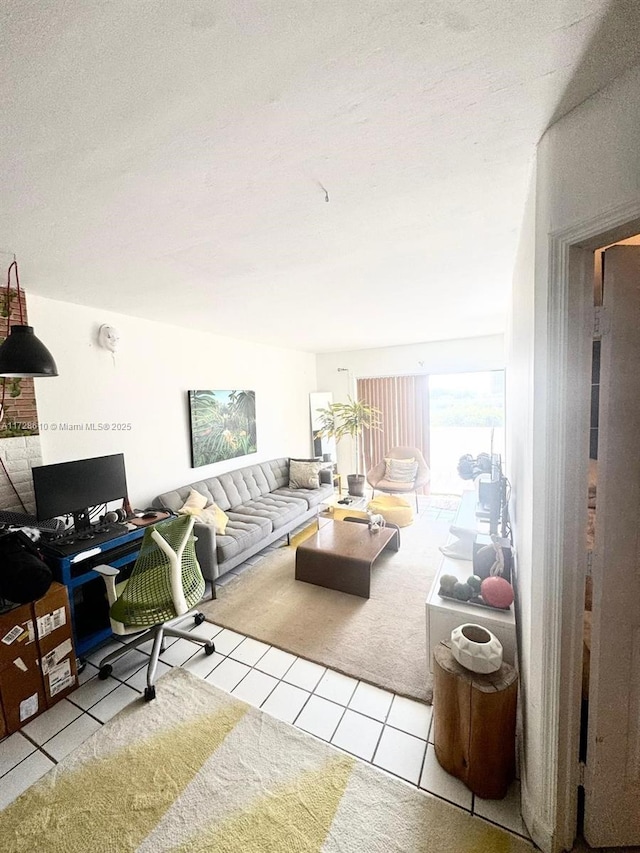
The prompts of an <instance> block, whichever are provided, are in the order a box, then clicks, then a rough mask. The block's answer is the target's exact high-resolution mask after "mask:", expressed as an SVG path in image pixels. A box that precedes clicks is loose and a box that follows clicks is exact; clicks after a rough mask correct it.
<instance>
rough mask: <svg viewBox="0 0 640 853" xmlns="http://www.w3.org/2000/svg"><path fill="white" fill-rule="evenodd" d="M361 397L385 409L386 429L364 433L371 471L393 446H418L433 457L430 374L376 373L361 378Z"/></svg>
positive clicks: (382, 409)
mask: <svg viewBox="0 0 640 853" xmlns="http://www.w3.org/2000/svg"><path fill="white" fill-rule="evenodd" d="M357 393H358V399H359V400H363V401H364V402H366V403H369V405H370V406H375V407H376V408H377V409H380V411H381V412H382V414H381V420H382V429H380V430H365V431H364V432H363V434H362V441H363V445H364V459H365V467H366V469H367V471H368V470H369V469H370V468H373V466H374V465H376V464H377V463H378V462H380V461H381V460H382V459H383V458H384V454H385V451H387V450H389V449H390V448H391V447H398V446H406V447H417V448H418V450H420V451H421V452H422V455H423V456H424V458H425V460H426V461H427V464H430V459H429V377H428V376H424V375H423V376H376V377H374V378H372V379H358V385H357Z"/></svg>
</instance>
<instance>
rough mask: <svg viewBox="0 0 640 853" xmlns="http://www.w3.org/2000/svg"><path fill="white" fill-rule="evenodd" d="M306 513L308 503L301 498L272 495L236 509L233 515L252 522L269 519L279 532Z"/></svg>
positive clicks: (248, 502)
mask: <svg viewBox="0 0 640 853" xmlns="http://www.w3.org/2000/svg"><path fill="white" fill-rule="evenodd" d="M306 511H307V502H306V501H304V500H301V499H300V498H299V497H293V496H288V495H278V494H274V493H272V494H269V495H263V496H262V497H260V498H257V499H256V500H254V501H247V503H245V504H242V505H241V506H237V507H234V508H233V512H232V513H231V515H234V516H235V515H236V514H237V515H240V516H242V517H243V518H246V519H251V520H252V521H253V520H254V519H269V521H270V522H271V524H272V526H273V529H274V530H278V529H279V528H280V527H283V526H284V525H286V524H288V523H289V522H290V521H293V520H294V519H295V518H296V517H297V516H299V515H303V514H304V513H305V512H306Z"/></svg>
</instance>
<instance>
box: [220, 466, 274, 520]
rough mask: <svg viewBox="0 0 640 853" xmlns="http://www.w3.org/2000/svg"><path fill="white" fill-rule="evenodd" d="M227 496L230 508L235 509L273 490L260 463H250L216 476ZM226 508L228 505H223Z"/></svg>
mask: <svg viewBox="0 0 640 853" xmlns="http://www.w3.org/2000/svg"><path fill="white" fill-rule="evenodd" d="M216 479H217V480H218V482H219V483H220V485H221V486H222V488H223V489H224V492H225V494H226V496H227V500H228V502H229V508H230V509H235V508H236V507H237V506H240V505H241V504H245V503H247V501H251V500H255V498H259V497H260V496H261V495H266V494H268V493H269V492H270V491H271V490H270V488H269V483H268V482H267V478H266V477H265V474H264V471H263V470H262V468H261V467H260V465H249V466H248V467H247V468H238V470H237V471H227V472H226V473H225V474H219V475H218V477H217V478H216ZM222 508H223V509H226V507H222Z"/></svg>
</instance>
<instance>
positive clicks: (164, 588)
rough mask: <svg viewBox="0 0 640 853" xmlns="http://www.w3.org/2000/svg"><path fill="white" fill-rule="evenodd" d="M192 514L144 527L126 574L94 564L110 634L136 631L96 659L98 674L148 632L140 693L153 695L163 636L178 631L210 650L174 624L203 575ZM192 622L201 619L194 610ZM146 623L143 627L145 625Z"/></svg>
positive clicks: (197, 594) (199, 592)
mask: <svg viewBox="0 0 640 853" xmlns="http://www.w3.org/2000/svg"><path fill="white" fill-rule="evenodd" d="M193 524H194V518H193V516H180V517H179V518H174V519H171V520H169V521H165V522H163V523H161V524H157V525H155V526H154V527H153V528H151V527H149V528H147V530H145V532H144V536H143V538H142V546H141V548H140V553H139V554H138V556H137V558H136V561H135V564H134V566H133V569H132V571H131V575H130V577H129V578H128V580H125V581H123V582H122V583H119V584H116V581H115V578H116V576H117V575H118V574H119V571H120V570H119V569H114V568H113V567H112V566H97V568H96V572H98V573H99V574H100V575H102V577H103V579H104V582H105V584H106V586H107V598H108V600H109V605H110V610H109V617H110V621H111V628H112V630H113V633H114V634H120V635H124V634H139V633H140V632H141V631H143V632H144V633H142V634H141V635H140V636H138V637H136V638H135V639H134V640H132V641H131V642H129V643H126V644H125V645H123V647H122V649H118V650H117V651H115V652H112V653H111V654H109V655H107V656H106V657H105V658H103V659H102V660H101V661H100V673H99V675H98V677H99V678H102V679H105V678H108V677H109V676H110V675H111V672H112V670H113V667H112V664H113V663H114V662H115V661H116V660H118V659H119V658H121V657H122V656H123V655H125V654H126V653H127V652H129V651H131V650H132V649H135V648H137V647H138V646H140V645H142V644H143V643H146V642H148V640H149V639H150V638H153V650H152V652H151V658H150V660H149V666H148V669H147V687H146V688H145V691H144V698H145V699H146V700H147V701H149V700H150V699H154V698H155V695H156V689H155V686H154V680H155V675H156V669H157V666H158V658H159V656H160V651H161V648H162V643H163V639H164V637H166V636H168V637H181V638H183V639H185V640H191V641H192V642H194V643H201V644H202V645H203V646H204V651H205V654H207V655H212V654H213V653H214V651H215V646H214V644H213V642H212V641H211V640H209V639H207V638H204V637H198V636H197V635H194V634H191V633H190V632H188V631H183V630H181V629H180V628H176V627H175V624H174V623H175V622H178V621H180V620H182V619H184V617H185V616H186V615H187V614H189V613H190V612H191V611H193V609H194V608H195V606H196V604H198V602H200V601H201V600H202V597H203V595H204V590H205V583H204V578H203V577H202V572H201V571H200V566H199V565H198V561H197V560H196V552H195V537H194V535H193ZM194 616H195V623H196V625H200V624H201V623H202V622H203V621H204V615H203V614H202V613H195V614H194ZM145 629H146V630H145Z"/></svg>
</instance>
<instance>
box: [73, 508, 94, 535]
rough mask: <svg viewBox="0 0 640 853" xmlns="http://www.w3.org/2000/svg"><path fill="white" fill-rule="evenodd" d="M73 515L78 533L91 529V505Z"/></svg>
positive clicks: (74, 525)
mask: <svg viewBox="0 0 640 853" xmlns="http://www.w3.org/2000/svg"><path fill="white" fill-rule="evenodd" d="M72 515H73V527H74V529H75V531H76V533H85V532H86V531H88V530H91V517H90V516H89V507H87V508H86V509H78V510H76V511H75V512H74V513H72Z"/></svg>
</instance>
